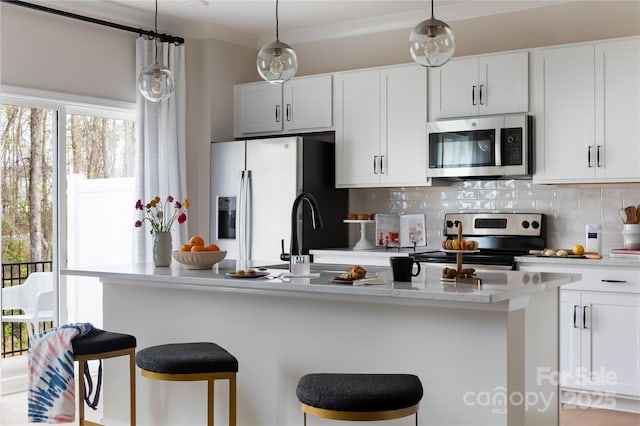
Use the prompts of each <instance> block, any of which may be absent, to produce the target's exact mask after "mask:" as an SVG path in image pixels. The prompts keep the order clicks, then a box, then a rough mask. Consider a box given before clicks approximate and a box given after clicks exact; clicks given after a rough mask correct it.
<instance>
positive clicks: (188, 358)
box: [136, 342, 238, 426]
mask: <svg viewBox="0 0 640 426" xmlns="http://www.w3.org/2000/svg"><path fill="white" fill-rule="evenodd" d="M136 364H138V367H140V369H141V373H142V375H143V376H144V377H147V378H149V379H153V380H168V381H178V382H181V381H200V380H206V381H207V398H208V402H207V425H209V426H213V405H214V400H213V385H214V382H215V381H216V380H229V426H235V425H236V374H237V373H238V360H237V359H236V358H235V357H234V356H233V355H231V354H230V353H229V352H227V351H226V350H225V349H224V348H222V347H220V346H218V345H216V344H215V343H209V342H198V343H171V344H166V345H158V346H150V347H148V348H145V349H142V350H141V351H139V352H138V354H137V355H136Z"/></svg>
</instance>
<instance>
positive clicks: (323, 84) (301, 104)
mask: <svg viewBox="0 0 640 426" xmlns="http://www.w3.org/2000/svg"><path fill="white" fill-rule="evenodd" d="M283 103H284V105H283V108H284V127H285V130H292V131H293V130H308V129H323V128H330V127H332V126H333V105H332V104H333V92H332V76H331V75H322V76H318V77H301V78H295V79H293V80H291V81H288V82H287V83H285V85H284V102H283Z"/></svg>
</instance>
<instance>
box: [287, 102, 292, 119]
mask: <svg viewBox="0 0 640 426" xmlns="http://www.w3.org/2000/svg"><path fill="white" fill-rule="evenodd" d="M287 121H291V104H287Z"/></svg>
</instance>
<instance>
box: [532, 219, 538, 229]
mask: <svg viewBox="0 0 640 426" xmlns="http://www.w3.org/2000/svg"><path fill="white" fill-rule="evenodd" d="M531 227H532V228H533V229H538V228H540V223H539V222H538V221H537V220H534V221H533V222H531Z"/></svg>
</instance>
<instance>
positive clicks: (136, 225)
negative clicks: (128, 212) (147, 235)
mask: <svg viewBox="0 0 640 426" xmlns="http://www.w3.org/2000/svg"><path fill="white" fill-rule="evenodd" d="M133 226H135V227H136V228H140V227H141V226H142V221H141V220H136V223H134V225H133Z"/></svg>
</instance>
